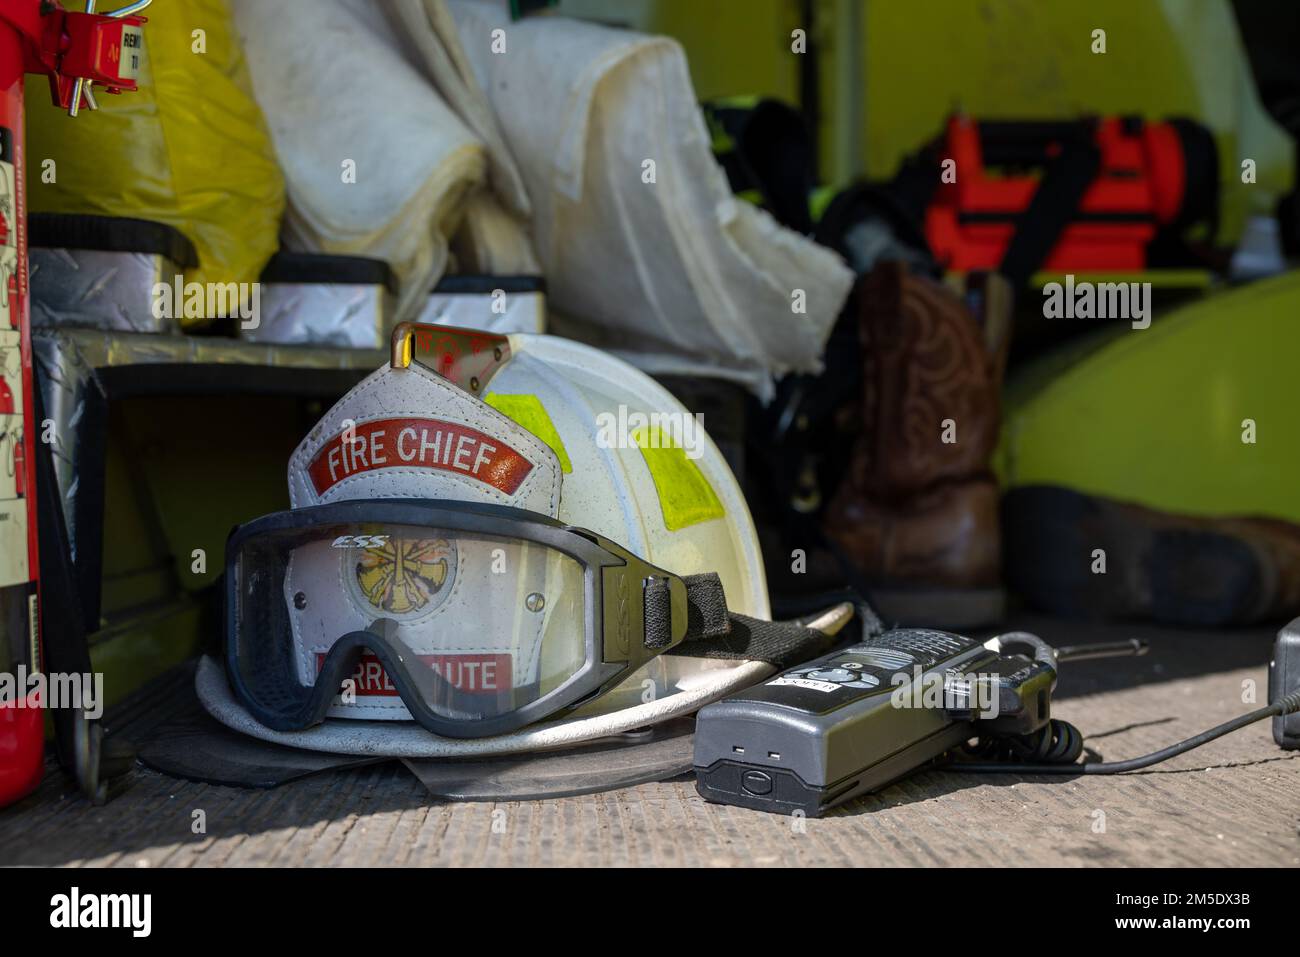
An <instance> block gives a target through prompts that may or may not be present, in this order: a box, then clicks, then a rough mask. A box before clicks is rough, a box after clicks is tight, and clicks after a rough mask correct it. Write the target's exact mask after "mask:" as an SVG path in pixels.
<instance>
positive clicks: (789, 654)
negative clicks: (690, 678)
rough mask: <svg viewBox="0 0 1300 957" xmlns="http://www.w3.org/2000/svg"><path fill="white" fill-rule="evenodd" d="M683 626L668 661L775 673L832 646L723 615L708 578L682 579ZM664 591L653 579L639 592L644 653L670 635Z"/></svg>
mask: <svg viewBox="0 0 1300 957" xmlns="http://www.w3.org/2000/svg"><path fill="white" fill-rule="evenodd" d="M682 581H683V582H685V584H686V609H687V619H686V620H687V626H686V637H685V638H684V639H682V642H681V644H679V645H677V646H676V647H675V648H671V649H669V650H668V651H667V652H666V653H667V654H670V655H686V656H689V657H691V658H727V659H739V660H749V661H766V662H767V663H768V664H771V665H775V666H776V667H778V668H784V667H786V666H788V665H792V664H796V663H798V662H800V661H806V660H808V659H809V658H812V657H815V656H817V655H819V654H821V653H822V652H824V651H827V650H829V649H830V647H831V646H832V645H833V644H835V641H836V639H835V637H834V636H832V635H827V634H825V633H824V632H821V631H818V630H817V629H816V628H806V627H804V626H803V625H801V624H799V623H798V622H793V621H762V620H760V619H758V618H750V617H749V616H748V615H741V614H738V613H736V612H731V611H728V610H727V595H726V592H725V591H724V590H723V588H722V579H721V578H719V577H718V576H717V574H716V573H714V572H709V573H707V574H703V575H688V576H686V577H685V578H683V579H682ZM671 614H672V606H671V600H670V597H669V585H668V582H667V581H666V580H659V579H656V580H654V581H652V582H650V583H648V584H647V585H646V589H645V631H646V647H648V648H663V647H666V646H667V645H668V643H669V641H670V640H671V639H670V637H669V636H670V635H671Z"/></svg>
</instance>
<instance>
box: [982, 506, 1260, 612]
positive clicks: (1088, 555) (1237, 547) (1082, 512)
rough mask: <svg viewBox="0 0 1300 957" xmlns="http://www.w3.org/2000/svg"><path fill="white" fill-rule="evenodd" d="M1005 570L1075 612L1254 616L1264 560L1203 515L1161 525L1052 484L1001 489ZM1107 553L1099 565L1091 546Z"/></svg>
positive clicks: (1030, 591) (1020, 586) (1043, 603)
mask: <svg viewBox="0 0 1300 957" xmlns="http://www.w3.org/2000/svg"><path fill="white" fill-rule="evenodd" d="M1002 515H1003V530H1004V538H1003V542H1004V546H1005V548H1006V555H1007V579H1008V582H1009V583H1010V584H1011V586H1012V588H1014V589H1015V590H1016V591H1018V592H1020V593H1021V594H1022V595H1023V596H1024V597H1025V598H1026V599H1028V600H1029V601H1030V602H1031V603H1032V604H1034V605H1036V606H1038V607H1040V608H1042V609H1044V610H1046V611H1050V612H1053V613H1055V614H1060V615H1066V616H1069V617H1075V618H1098V617H1102V618H1149V619H1152V620H1155V621H1160V622H1166V623H1169V624H1175V625H1193V626H1207V627H1208V626H1217V625H1226V624H1231V623H1234V622H1243V621H1249V620H1250V619H1251V618H1252V611H1253V609H1254V608H1255V607H1257V602H1258V599H1259V596H1260V593H1261V590H1262V583H1263V580H1264V570H1263V569H1262V568H1260V564H1259V560H1258V558H1257V557H1256V554H1255V552H1254V550H1253V549H1251V548H1250V546H1249V545H1247V544H1246V543H1245V542H1243V541H1241V540H1240V539H1239V538H1236V537H1234V536H1232V535H1229V534H1224V533H1219V532H1216V531H1213V530H1212V529H1207V528H1205V527H1204V524H1205V523H1204V520H1195V521H1193V520H1190V519H1189V520H1188V521H1187V523H1186V524H1185V525H1182V526H1180V525H1178V524H1177V517H1176V516H1162V521H1161V523H1159V524H1158V525H1152V524H1148V523H1146V522H1144V521H1142V518H1141V515H1140V513H1135V512H1134V511H1132V510H1129V509H1125V508H1123V507H1121V506H1119V505H1118V504H1117V503H1114V502H1112V501H1110V500H1108V499H1104V498H1101V497H1098V496H1089V495H1084V494H1082V493H1079V492H1074V491H1071V490H1069V489H1064V488H1058V487H1055V486H1027V487H1024V488H1018V489H1013V490H1012V491H1010V492H1008V493H1007V495H1006V496H1005V498H1004V499H1003V506H1002ZM1098 548H1100V549H1103V550H1104V552H1105V555H1106V559H1105V560H1106V571H1105V573H1104V574H1101V573H1094V572H1093V571H1092V567H1093V563H1094V560H1095V559H1094V550H1095V549H1098Z"/></svg>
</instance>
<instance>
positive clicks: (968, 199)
mask: <svg viewBox="0 0 1300 957" xmlns="http://www.w3.org/2000/svg"><path fill="white" fill-rule="evenodd" d="M929 155H930V157H931V159H932V160H933V159H938V160H939V162H940V169H939V171H938V173H939V175H938V180H939V186H938V188H937V189H936V190H935V191H934V193H933V195H932V196H931V198H930V202H929V204H928V206H927V207H926V210H925V215H924V230H925V237H926V240H927V242H928V244H929V246H930V250H931V252H932V254H933V255H934V257H935V259H936V260H937V261H938V262H939V263H940V264H941V265H942V266H943V267H945V268H947V269H951V270H955V271H959V272H966V271H971V270H997V271H999V272H1001V273H1003V274H1004V275H1006V276H1008V277H1009V278H1011V279H1013V280H1017V281H1019V282H1023V281H1025V280H1027V279H1028V278H1029V276H1030V275H1031V274H1032V273H1033V272H1035V271H1036V270H1038V269H1046V270H1049V271H1051V272H1063V273H1069V272H1101V271H1104V272H1127V271H1140V270H1144V269H1148V268H1151V267H1153V266H1159V265H1175V264H1177V265H1187V264H1188V259H1189V257H1187V255H1186V251H1185V250H1183V251H1182V253H1181V256H1180V254H1179V253H1178V252H1177V251H1173V247H1174V246H1177V245H1179V244H1180V242H1181V238H1182V234H1183V233H1184V232H1185V231H1186V230H1187V229H1188V227H1190V226H1192V225H1193V224H1195V223H1198V222H1201V223H1204V224H1205V226H1206V229H1207V231H1208V233H1209V234H1211V235H1212V233H1213V231H1214V229H1215V227H1216V225H1217V211H1218V159H1217V154H1216V150H1215V146H1214V140H1213V137H1212V136H1211V134H1210V133H1209V131H1208V130H1207V129H1205V128H1204V127H1203V126H1201V125H1199V124H1197V123H1195V122H1193V121H1191V120H1169V121H1162V122H1145V121H1143V120H1141V119H1137V118H1120V117H1105V118H1101V119H1086V120H1078V121H1066V122H1051V121H1044V122H1038V121H980V122H976V121H974V120H972V119H970V118H969V117H965V116H960V115H959V116H954V117H952V118H951V119H950V120H949V122H948V127H947V130H946V132H945V135H944V137H943V138H942V139H941V140H940V141H939V142H938V143H936V144H935V145H934V146H932V147H931V149H930V150H929ZM948 161H954V162H948ZM1166 247H1168V249H1169V252H1166ZM1180 258H1181V262H1179V261H1178V260H1179V259H1180ZM1198 264H1201V265H1203V264H1204V263H1198Z"/></svg>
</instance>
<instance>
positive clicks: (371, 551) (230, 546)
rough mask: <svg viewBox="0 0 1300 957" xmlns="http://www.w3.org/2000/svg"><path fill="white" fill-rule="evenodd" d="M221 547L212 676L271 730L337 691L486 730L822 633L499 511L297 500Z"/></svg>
mask: <svg viewBox="0 0 1300 957" xmlns="http://www.w3.org/2000/svg"><path fill="white" fill-rule="evenodd" d="M226 555H227V567H226V648H225V652H226V666H227V672H228V674H229V678H230V682H231V685H232V687H233V689H234V691H235V693H236V694H237V695H238V696H239V698H240V699H241V700H242V701H243V703H244V704H245V705H246V706H247V708H248V710H249V711H250V713H251V714H252V715H253V717H254V718H256V719H257V720H258V721H260V722H261V723H262V724H264V725H266V726H268V727H270V728H273V729H275V730H280V731H294V730H301V729H304V728H307V727H310V726H312V725H314V724H317V723H319V722H321V721H322V720H324V718H325V717H326V715H327V713H328V712H329V710H330V708H331V707H332V706H334V705H335V704H339V703H347V702H348V701H349V696H353V697H354V698H362V697H364V698H365V699H366V700H368V701H371V702H378V706H379V707H387V708H390V709H392V708H397V709H399V710H400V709H401V708H402V707H404V708H405V709H406V711H409V713H410V716H411V717H413V718H414V719H415V720H416V721H418V722H419V723H420V724H421V725H422V726H424V727H425V728H427V729H428V730H430V731H432V732H434V733H436V734H440V735H445V736H449V737H460V738H466V737H482V736H487V735H494V734H504V733H506V732H510V731H513V730H516V729H518V728H521V727H523V726H525V725H527V724H531V723H533V722H535V721H538V720H541V719H543V718H546V717H549V716H553V715H556V714H559V713H562V712H564V711H567V710H570V709H572V708H574V707H577V706H578V705H581V704H583V703H584V702H586V701H588V700H590V699H592V698H594V697H596V696H598V695H600V694H602V693H604V692H605V691H607V690H609V689H610V688H612V687H613V686H615V685H616V684H618V683H619V682H621V681H622V680H624V679H625V678H627V677H628V675H630V674H631V673H632V672H634V671H635V670H636V669H638V668H640V667H641V666H642V665H644V664H645V663H646V662H648V661H650V660H651V659H652V658H654V657H655V656H656V655H659V654H662V653H664V652H671V651H676V652H679V653H684V654H689V655H699V656H705V657H733V658H747V659H759V660H772V661H773V663H775V664H780V663H782V661H783V660H784V658H785V657H786V656H787V655H788V654H789V653H791V652H797V653H800V654H802V653H804V652H805V651H807V650H810V649H811V648H812V647H813V646H815V645H817V644H824V643H825V638H824V636H823V635H821V633H820V632H816V631H813V630H810V629H807V628H803V627H802V626H799V625H795V624H791V623H773V622H761V621H758V620H756V619H751V618H746V617H744V616H741V615H734V614H730V613H728V612H727V609H726V599H725V596H724V594H723V592H722V585H721V582H720V580H719V579H718V577H717V576H716V575H712V574H710V575H695V576H689V577H687V578H682V577H679V576H677V575H674V574H672V573H671V572H668V571H665V570H664V569H662V568H657V567H655V566H654V565H651V564H649V563H648V562H645V561H643V560H642V559H640V558H638V557H637V556H636V555H634V554H632V553H631V552H629V551H627V550H626V549H625V548H622V547H621V546H619V545H618V544H616V543H615V542H612V541H610V540H609V539H607V538H604V537H603V536H600V535H597V534H594V533H592V532H589V531H584V530H583V529H579V528H574V527H571V526H567V525H564V524H561V523H560V522H557V521H555V520H553V519H551V518H548V517H546V516H544V515H539V514H536V513H533V512H528V511H524V510H521V509H516V508H510V507H504V506H495V505H481V504H470V503H461V502H446V501H437V502H435V501H427V500H412V499H404V500H392V499H383V500H358V501H348V502H340V503H336V504H328V505H317V506H311V507H307V508H301V509H294V510H291V511H287V512H279V513H275V514H272V515H267V516H265V517H263V518H260V519H257V520H256V521H253V522H250V523H249V524H247V525H244V526H242V527H240V528H238V529H236V530H235V531H234V532H233V533H232V534H231V537H230V540H229V542H228V543H227V551H226ZM397 716H400V717H403V718H404V717H406V714H404V713H403V714H400V715H397Z"/></svg>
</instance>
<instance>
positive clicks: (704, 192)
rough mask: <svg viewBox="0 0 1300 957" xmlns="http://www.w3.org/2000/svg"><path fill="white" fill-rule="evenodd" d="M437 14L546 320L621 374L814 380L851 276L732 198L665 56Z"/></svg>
mask: <svg viewBox="0 0 1300 957" xmlns="http://www.w3.org/2000/svg"><path fill="white" fill-rule="evenodd" d="M448 9H449V10H450V11H451V13H452V16H453V17H454V18H455V21H456V25H457V27H458V28H459V31H460V44H461V48H462V49H463V50H464V53H465V55H466V57H467V58H468V60H469V62H470V63H471V64H472V65H473V68H474V72H475V75H476V76H477V79H478V83H479V86H480V87H481V88H482V89H483V90H484V91H486V93H487V95H488V97H489V99H490V100H491V102H492V106H493V108H494V109H495V111H496V116H497V119H498V122H499V123H500V125H501V128H502V129H503V130H504V132H505V139H506V141H507V143H508V144H509V147H510V150H511V151H512V153H513V154H514V156H515V159H516V161H517V162H518V164H519V169H520V170H521V171H522V172H523V177H524V181H525V184H526V186H527V190H528V195H529V198H530V200H531V202H532V208H533V229H532V235H533V241H534V245H535V248H536V250H537V255H538V259H539V260H540V262H541V265H542V269H543V272H544V273H545V275H546V277H547V282H548V285H549V290H550V291H549V298H550V301H551V302H552V303H553V304H554V305H555V306H556V307H557V308H558V309H560V310H562V311H564V312H566V313H568V314H571V315H572V316H574V317H575V318H577V319H580V320H582V321H583V322H584V323H587V324H590V325H593V326H601V327H605V328H606V329H607V330H608V331H609V332H610V333H611V338H615V339H620V340H621V341H622V342H623V343H624V344H625V346H626V350H627V351H625V352H624V355H627V356H629V357H631V358H633V360H634V361H635V355H636V353H638V352H645V353H654V354H656V355H659V356H661V357H662V356H672V355H676V356H680V357H681V358H682V359H683V361H684V362H687V361H689V362H690V363H691V364H693V365H694V366H695V367H697V368H698V366H699V365H700V363H701V362H705V363H708V364H711V365H712V366H713V367H714V368H717V369H718V370H719V371H720V372H723V371H725V374H727V375H729V376H732V377H740V378H742V379H743V380H744V381H745V382H746V383H747V384H748V385H749V386H750V387H751V388H753V389H754V390H755V391H757V392H758V393H759V394H760V395H766V394H770V389H771V377H772V375H773V374H781V373H784V372H788V371H816V370H817V369H818V368H819V367H820V363H819V357H820V354H821V351H822V348H823V346H824V344H825V341H826V338H827V336H828V335H829V333H830V328H831V326H832V325H833V323H834V321H835V317H836V315H837V314H838V313H839V310H840V307H841V306H842V304H843V302H844V300H845V298H846V297H847V295H848V291H849V288H850V286H851V284H852V281H853V276H852V273H851V272H850V270H849V269H847V268H846V267H845V265H844V264H843V263H842V262H841V261H840V259H839V257H838V256H836V255H835V254H834V253H832V252H831V251H829V250H827V249H825V248H823V247H820V246H818V245H816V244H814V243H812V242H811V241H809V240H808V239H806V238H804V237H803V236H800V235H797V234H795V233H793V232H790V231H789V230H786V229H784V228H783V227H781V226H780V225H779V224H777V223H776V221H775V220H773V219H772V218H771V217H770V216H769V215H767V214H766V213H765V212H763V211H761V210H758V209H756V208H754V207H753V206H750V205H749V204H748V203H744V202H741V201H738V200H736V199H735V198H734V197H733V196H732V194H731V191H730V188H729V186H728V184H727V181H726V177H725V175H724V174H723V172H722V170H721V168H720V167H719V166H718V164H717V162H716V161H715V160H714V158H713V155H712V153H711V150H710V141H709V137H708V133H707V130H706V129H705V125H704V121H703V118H702V117H701V114H700V110H699V106H698V104H697V102H696V99H695V94H694V91H693V89H692V86H691V82H690V77H689V74H688V72H687V68H686V61H685V57H684V54H683V52H682V49H681V47H680V46H679V45H678V44H677V43H676V42H675V41H673V40H671V39H667V38H663V37H651V36H646V35H643V34H638V33H633V32H629V31H623V30H615V29H610V28H606V27H602V26H597V25H595V24H590V23H582V22H579V21H575V20H568V19H564V18H560V17H554V16H537V17H530V18H527V19H524V20H521V21H518V22H513V21H511V20H510V17H509V14H508V11H507V8H506V4H505V3H504V2H497V0H450V2H449V3H448ZM497 31H500V32H497ZM503 44H504V48H503Z"/></svg>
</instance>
